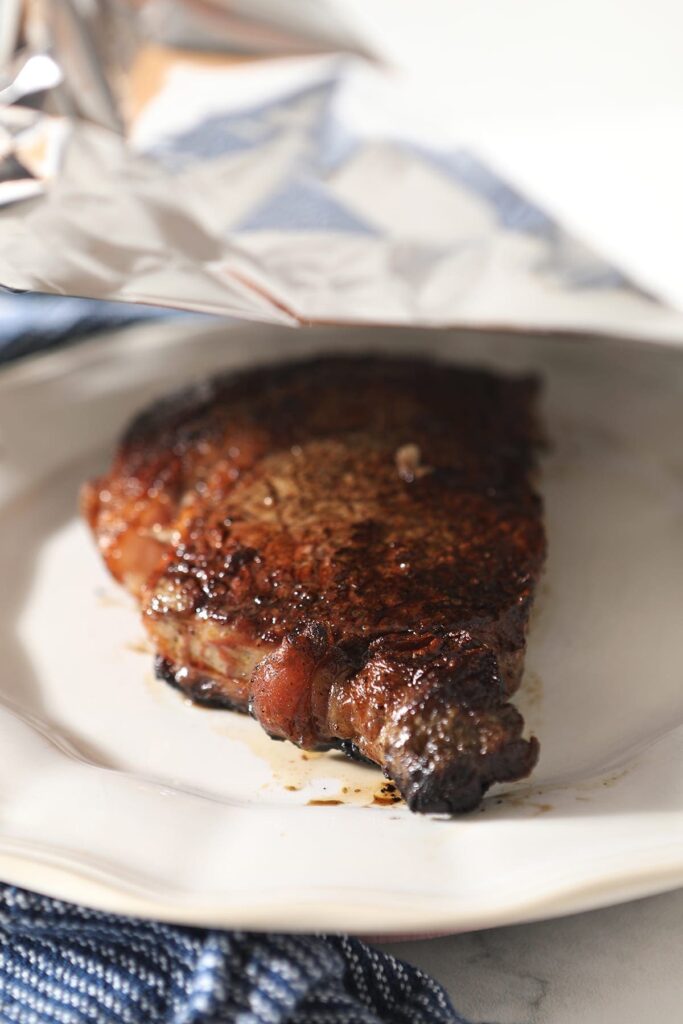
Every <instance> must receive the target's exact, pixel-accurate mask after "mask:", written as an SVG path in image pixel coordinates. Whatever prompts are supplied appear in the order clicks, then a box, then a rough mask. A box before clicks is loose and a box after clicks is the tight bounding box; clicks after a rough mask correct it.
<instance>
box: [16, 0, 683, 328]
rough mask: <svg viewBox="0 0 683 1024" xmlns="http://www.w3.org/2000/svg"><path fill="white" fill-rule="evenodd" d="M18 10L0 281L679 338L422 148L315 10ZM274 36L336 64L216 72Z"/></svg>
mask: <svg viewBox="0 0 683 1024" xmlns="http://www.w3.org/2000/svg"><path fill="white" fill-rule="evenodd" d="M31 6H32V9H33V10H34V20H33V22H29V23H27V24H26V26H25V27H24V29H23V30H22V33H20V37H19V39H18V45H17V47H15V49H14V51H13V56H12V60H13V62H14V65H13V66H14V67H15V70H16V73H15V77H14V78H11V76H9V77H7V76H6V77H5V79H4V80H3V81H4V94H5V97H6V101H7V97H9V99H10V100H11V99H12V98H13V97H17V98H19V99H21V101H22V102H23V103H25V102H26V99H27V96H26V92H25V90H26V89H27V87H28V86H31V88H32V87H33V86H35V85H36V84H37V82H38V79H39V78H40V76H41V75H42V76H43V77H42V78H41V79H40V81H41V82H42V86H43V91H42V92H39V93H38V99H37V98H36V96H35V95H34V94H33V93H32V97H33V98H32V99H31V102H32V103H33V108H29V107H28V106H20V105H9V104H8V103H7V102H6V103H5V105H4V106H3V107H0V203H1V204H3V205H2V206H1V207H0V283H2V284H3V285H5V286H8V287H11V288H16V289H31V290H37V291H43V292H52V293H62V294H72V295H82V296H89V297H93V298H100V299H116V300H123V301H128V302H142V303H151V304H156V305H164V306H174V307H180V308H185V309H190V310H200V311H206V312H212V313H224V314H229V315H233V316H239V317H243V318H249V319H255V320H262V321H270V322H275V323H282V324H292V325H295V324H298V323H306V322H309V321H336V322H369V323H373V322H379V323H396V324H423V325H437V324H466V325H470V326H471V325H484V326H496V325H497V326H505V327H510V326H512V327H517V328H525V327H536V328H554V329H571V330H584V331H588V330H591V331H607V332H620V333H625V334H633V335H636V336H648V337H651V338H658V339H662V340H671V341H677V340H679V339H680V337H681V335H682V334H683V327H682V325H683V316H681V315H680V314H677V313H675V312H673V311H672V310H669V309H667V308H665V307H664V306H661V305H659V304H658V303H657V302H655V301H654V300H653V299H652V298H650V297H649V296H647V295H645V294H643V293H642V292H641V291H640V290H639V289H638V288H636V287H635V286H634V285H633V284H632V283H631V282H629V281H628V280H627V279H626V278H625V277H624V276H623V275H622V274H620V273H619V270H618V268H616V267H614V266H612V265H610V264H609V263H608V262H606V261H605V260H603V259H602V258H600V256H599V255H597V254H596V253H594V252H591V251H590V250H588V249H586V248H585V247H584V246H582V245H580V244H578V242H577V241H576V240H575V239H574V238H573V237H572V236H571V235H570V234H569V233H568V232H567V231H566V230H564V229H563V227H562V226H561V225H560V224H558V223H557V222H556V221H555V220H554V219H553V218H552V217H550V216H549V215H548V214H547V213H546V212H545V211H543V210H542V209H540V208H539V207H538V205H537V204H535V203H534V202H532V201H530V200H529V199H528V198H527V197H526V196H524V195H523V194H521V193H520V192H519V191H518V190H516V189H515V188H513V187H512V186H511V185H510V183H509V182H507V181H505V180H503V179H502V178H501V177H500V176H499V175H498V174H497V173H496V172H495V170H494V169H493V168H491V167H490V166H488V165H487V164H486V163H485V162H484V161H482V160H481V159H480V158H479V157H478V155H477V154H476V153H473V152H471V151H470V149H469V148H468V147H467V146H465V145H462V144H459V142H458V140H457V139H456V138H453V137H451V135H450V134H449V132H448V130H447V126H442V129H443V130H442V131H439V130H438V129H437V130H436V131H434V130H431V131H426V130H425V128H424V125H422V123H421V119H420V114H421V111H420V110H419V109H418V110H417V111H415V110H412V113H411V111H409V110H408V109H407V104H406V96H405V93H404V92H403V91H401V90H400V89H399V88H398V87H397V79H396V77H395V75H394V74H393V73H391V72H389V71H388V70H386V69H383V68H381V67H379V66H377V65H375V64H373V63H372V62H370V61H368V60H366V59H362V58H361V57H359V56H358V55H357V53H358V52H360V49H361V48H360V47H358V46H355V43H354V39H353V33H351V32H349V30H348V28H347V27H346V26H344V25H341V24H338V25H336V27H335V24H334V23H333V22H325V25H326V26H327V28H326V29H325V30H324V26H323V24H322V23H318V22H316V17H315V16H314V14H313V11H314V10H316V11H320V10H321V5H320V4H318V3H316V4H303V5H301V6H299V7H298V8H296V9H295V7H294V6H293V5H292V4H290V3H287V4H284V5H282V6H281V7H280V8H278V9H279V14H277V16H276V15H275V13H274V5H273V4H269V3H268V2H266V0H262V2H260V3H258V4H255V5H251V6H250V5H244V4H237V5H235V4H231V5H230V9H229V11H228V10H227V8H226V7H225V5H223V4H221V3H218V4H216V3H214V4H212V3H205V4H203V5H201V10H202V11H203V12H204V13H203V14H202V16H201V18H199V14H198V12H199V10H200V5H192V4H181V3H179V0H163V2H162V0H154V2H150V3H147V4H143V5H142V8H143V14H144V17H143V18H142V19H141V21H140V22H139V23H138V22H137V21H135V19H134V18H133V15H132V13H131V10H130V8H127V7H126V5H125V3H124V0H100V2H97V0H93V2H91V3H88V4H86V5H83V4H81V3H80V2H76V0H69V2H68V3H64V4H62V3H60V4H53V3H50V2H49V0H36V3H34V4H33V5H31ZM81 8H83V12H81ZM86 8H87V10H86ZM181 8H182V12H183V18H185V19H186V20H185V21H184V20H182V19H177V20H174V21H173V23H172V27H173V32H174V33H175V35H174V36H173V42H174V45H177V44H178V43H180V42H182V41H183V39H184V38H185V46H186V47H187V41H188V40H190V41H191V40H192V39H194V38H195V37H194V36H193V35H192V33H193V32H199V31H200V30H201V32H204V36H203V37H202V38H203V43H202V45H203V46H205V45H206V44H208V43H209V42H210V38H211V33H210V32H209V33H208V35H207V25H209V24H215V25H216V26H220V31H218V28H217V29H216V33H215V37H214V38H213V44H212V45H211V47H210V48H211V49H212V50H213V51H214V52H207V50H206V48H205V49H203V50H202V51H199V50H196V51H192V50H190V49H187V48H186V49H184V50H178V49H170V48H169V46H168V43H169V41H170V39H169V38H166V36H164V33H162V32H161V28H160V26H161V25H162V24H165V25H167V26H168V25H171V21H170V12H172V11H180V10H181ZM271 8H272V10H271ZM309 8H310V9H309ZM124 9H125V14H123V12H124ZM296 10H298V14H297V13H296ZM269 11H270V15H269V13H268V12H269ZM35 12H37V14H36V13H35ZM160 12H161V14H162V15H163V17H161V20H160ZM164 12H166V13H165V14H164ZM307 12H308V13H307ZM167 15H168V17H167ZM209 15H210V16H209ZM195 16H196V17H197V18H199V21H197V20H196V19H195V21H192V18H195ZM269 17H271V21H268V18H269ZM188 18H190V21H192V25H193V26H194V27H193V28H192V32H190V29H189V27H188V28H187V33H188V34H187V36H186V37H183V35H182V32H181V35H180V36H178V32H180V30H181V28H182V26H183V25H186V27H187V26H189V25H190V22H189V21H187V19H188ZM207 18H208V20H207ZM212 18H213V19H214V21H212V20H211V19H212ZM36 19H37V20H36ZM200 22H201V25H200ZM238 23H239V25H240V26H242V29H243V32H242V34H241V35H240V32H239V31H238V30H237V29H238ZM155 26H156V27H155ZM240 31H241V30H240ZM145 32H147V33H148V35H147V36H145V35H144V33H145ZM150 32H153V33H155V36H154V38H153V39H151V38H150V37H149V33H150ZM269 33H270V34H269ZM335 33H336V35H335ZM166 35H168V33H166ZM284 36H287V39H288V40H289V42H288V43H287V44H286V45H285V42H284V41H283V40H284ZM293 39H295V40H296V39H298V40H299V42H300V44H301V45H300V46H299V49H300V51H301V50H304V51H305V50H307V49H308V50H310V49H312V48H313V49H315V48H320V47H325V46H328V47H330V48H331V47H333V46H336V47H339V48H341V47H343V48H345V49H346V50H356V55H355V56H349V55H346V56H342V55H339V54H331V55H318V56H300V57H297V58H280V59H277V60H258V61H253V60H250V61H244V60H239V61H236V60H235V53H234V52H233V53H232V55H228V54H227V53H226V50H227V49H230V48H232V50H233V51H235V50H240V51H241V52H242V53H243V52H244V51H249V52H251V53H263V52H266V51H267V52H269V53H270V52H272V50H273V49H276V50H277V49H278V46H279V49H280V50H286V49H292V48H296V47H294V45H293V44H292V40H293ZM248 40H251V43H248ZM278 40H279V43H278ZM195 42H196V40H195ZM290 44H292V45H290ZM41 47H42V52H41ZM216 51H219V52H216ZM22 76H23V77H22ZM29 91H31V90H30V89H29ZM121 126H125V130H124V129H123V128H122V127H121ZM119 129H120V130H119ZM29 199H30V200H31V201H30V202H26V201H25V200H29ZM20 200H24V202H19V201H20Z"/></svg>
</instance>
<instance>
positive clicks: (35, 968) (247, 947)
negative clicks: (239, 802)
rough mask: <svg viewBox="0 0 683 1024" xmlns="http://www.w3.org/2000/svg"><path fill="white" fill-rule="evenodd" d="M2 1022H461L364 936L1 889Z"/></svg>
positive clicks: (423, 981)
mask: <svg viewBox="0 0 683 1024" xmlns="http://www.w3.org/2000/svg"><path fill="white" fill-rule="evenodd" d="M0 1021H1V1022H2V1024H9V1022H12V1024H48V1022H49V1024H53V1022H54V1024H100V1022H101V1024H194V1022H196V1024H219V1022H220V1024H464V1022H463V1020H462V1018H461V1017H459V1016H458V1015H457V1013H456V1012H455V1010H454V1009H453V1007H452V1005H451V1003H450V1000H449V999H448V996H447V995H446V993H445V992H444V990H443V989H442V988H441V986H440V985H438V984H437V983H436V982H435V981H434V980H433V979H432V978H430V977H429V976H428V975H426V974H424V973H423V972H422V971H420V970H418V969H417V968H415V967H411V966H410V965H409V964H406V963H403V962H402V961H401V960H397V959H396V958H395V957H392V956H389V955H387V954H385V953H381V952H379V951H378V950H375V949H371V948H370V947H369V946H367V945H366V944H365V943H363V942H361V941H360V940H359V939H353V938H348V937H344V936H329V935H316V936H314V935H276V934H273V935H259V934H255V933H247V932H223V931H212V930H207V929H203V928H185V927H180V926H177V925H169V924H161V923H159V922H156V921H141V920H136V919H135V918H130V917H117V916H115V915H113V914H104V913H101V912H99V911H95V910H88V909H86V908H85V907H77V906H74V905H73V904H69V903H62V902H61V901H60V900H54V899H49V898H48V897H46V896H39V895H37V894H36V893H30V892H26V891H24V890H22V889H17V888H15V887H14V886H0Z"/></svg>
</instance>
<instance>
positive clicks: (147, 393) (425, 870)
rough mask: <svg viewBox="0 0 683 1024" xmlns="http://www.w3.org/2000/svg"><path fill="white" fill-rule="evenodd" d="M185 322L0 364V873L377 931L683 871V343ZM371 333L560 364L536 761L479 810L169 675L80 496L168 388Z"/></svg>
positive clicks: (167, 902)
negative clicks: (278, 732)
mask: <svg viewBox="0 0 683 1024" xmlns="http://www.w3.org/2000/svg"><path fill="white" fill-rule="evenodd" d="M187 330H188V328H187V327H186V326H183V327H177V326H176V327H174V328H173V329H171V328H168V327H163V328H160V327H159V326H154V327H145V328H144V329H135V330H132V331H129V332H128V333H127V334H125V335H121V336H119V337H112V338H109V339H102V338H101V339H99V340H96V341H93V342H91V343H88V344H86V345H82V346H80V347H76V348H72V349H70V350H65V351H64V352H61V353H60V352H58V353H55V354H52V355H48V356H44V357H42V358H38V359H35V360H32V361H30V362H27V363H25V364H24V365H19V366H17V367H15V368H10V369H9V370H6V371H5V372H4V374H1V375H0V445H1V452H0V573H1V575H0V581H1V582H0V650H1V661H0V699H1V702H2V703H0V751H1V752H2V753H1V756H0V877H2V878H4V879H6V880H10V881H14V882H16V883H19V884H21V885H25V886H28V887H32V888H35V889H39V890H43V891H46V892H50V893H52V894H55V895H59V896H62V897H64V898H67V899H72V900H79V901H82V902H85V903H90V904H92V905H96V906H101V907H105V908H109V909H113V910H116V911H121V912H130V913H140V914H146V915H153V916H157V917H160V918H167V919H173V920H178V921H187V922H193V923H206V924H220V925H224V926H240V927H256V928H260V927H263V928H266V927H267V928H281V929H339V930H350V931H356V932H368V931H371V932H374V933H392V932H393V933H395V932H399V931H401V932H405V931H438V930H456V929H465V928H472V927H482V926H486V925H494V924H502V923H505V922H510V921H520V920H524V919H529V918H537V917H542V916H549V915H554V914H559V913H566V912H569V911H575V910H579V909H583V908H587V907H593V906H597V905H600V904H606V903H609V902H615V901H618V900H622V899H626V898H629V897H634V896H639V895H644V894H646V893H651V892H655V891H658V890H663V889H666V888H670V887H674V886H676V885H679V884H682V883H683V773H682V772H681V767H682V763H683V727H682V723H683V690H682V687H681V675H682V671H681V653H680V651H681V635H682V632H681V620H682V617H681V613H682V611H683V452H682V451H681V445H680V440H681V428H682V427H683V404H682V398H683V359H682V358H681V356H680V355H679V354H676V353H671V352H664V351H659V350H657V349H652V348H648V349H647V350H642V349H640V348H639V347H637V346H633V345H628V346H620V345H618V344H616V343H607V342H605V341H601V342H595V343H587V342H578V341H570V340H564V341H562V340H558V339H553V340H549V339H540V338H539V339H533V340H527V339H524V338H522V337H515V336H508V337H506V338H494V337H491V338H489V337H485V336H483V335H456V334H447V333H445V332H434V333H419V334H418V333H416V332H400V331H375V332H372V334H371V335H369V334H368V332H361V331H356V332H354V331H350V330H344V331H342V330H315V331H305V332H304V331H300V332H294V331H287V330H284V331H281V330H277V329H276V330H273V329H272V328H270V329H264V328H250V327H239V328H230V327H228V328H226V327H221V328H220V329H216V328H213V327H212V328H211V329H207V328H202V329H201V330H200V331H199V333H197V334H195V336H193V337H189V338H188V337H187V336H186V332H187ZM369 338H372V345H373V347H379V348H387V347H392V348H399V349H409V348H413V349H414V348H420V349H422V350H430V351H438V352H441V353H442V354H444V355H447V356H448V357H453V358H460V359H465V360H473V359H474V360H479V361H482V362H486V363H492V364H494V365H498V366H501V367H503V368H522V367H523V368H526V369H530V368H531V369H537V370H540V372H541V373H542V374H543V376H544V378H545V417H546V423H547V429H548V433H549V435H550V438H551V440H552V450H551V451H550V453H549V454H548V456H547V457H546V458H545V460H544V466H543V474H542V477H543V479H542V484H543V489H544V492H545V496H546V503H547V523H548V530H549V544H550V557H549V562H548V569H547V573H546V576H545V578H544V581H543V583H542V584H541V587H540V592H539V596H538V602H537V611H536V613H535V614H534V618H533V622H532V629H531V636H530V642H529V650H528V655H527V671H526V676H525V682H524V687H523V691H522V693H521V695H520V697H519V704H520V705H521V706H522V709H523V711H524V714H525V716H526V719H527V722H528V723H529V727H530V729H532V730H533V731H534V732H536V733H537V735H538V736H539V737H540V739H541V745H542V755H541V761H540V764H539V765H538V768H537V770H536V772H535V774H534V776H533V778H532V779H531V780H530V781H529V782H527V783H521V784H518V785H517V786H514V787H509V788H508V790H507V791H506V792H505V793H503V794H500V793H499V794H492V796H491V797H490V798H489V799H488V800H487V801H486V803H485V805H484V807H483V809H482V810H481V811H479V812H476V813H473V814H471V815H469V816H467V817H464V818H461V819H455V820H447V819H445V818H443V817H432V818H426V817H417V816H413V815H411V814H410V813H409V812H408V811H407V810H406V809H405V808H404V807H403V806H402V805H396V806H384V805H378V804H376V803H374V802H373V800H374V797H375V796H376V794H378V793H380V791H381V787H382V783H383V780H382V778H381V776H380V775H379V773H378V772H376V771H374V770H372V769H367V768H363V767H361V766H357V765H353V764H351V763H348V762H346V761H344V760H343V759H341V758H340V757H339V756H337V755H318V756H311V757H308V758H304V756H303V755H302V754H301V752H300V751H298V750H296V749H295V748H293V747H290V746H289V745H288V744H275V743H272V742H271V741H269V740H267V738H266V737H265V736H263V735H262V734H261V733H260V731H259V729H258V727H257V726H256V724H255V723H254V722H251V721H250V720H248V719H246V718H243V717H240V716H238V715H234V714H231V713H228V712H217V711H213V712H209V711H204V710H199V709H197V708H193V707H191V706H189V705H188V704H186V703H185V702H184V701H183V700H182V699H181V698H180V697H179V696H178V695H177V694H176V693H175V692H174V691H171V690H170V689H169V688H167V687H166V686H165V685H164V684H162V683H160V682H157V681H156V680H155V679H154V678H153V675H152V670H151V657H150V654H149V652H148V651H146V650H145V647H144V640H143V633H142V629H141V627H140V625H139V623H138V620H137V616H136V613H135V610H134V608H133V607H132V605H131V602H130V601H129V600H128V599H127V597H126V595H125V594H124V593H123V592H122V591H121V590H120V589H119V588H118V587H117V586H116V585H115V584H114V583H113V582H112V581H111V580H110V579H109V578H108V576H107V575H106V573H105V572H104V570H103V568H102V566H101V564H100V561H99V558H98V556H97V555H96V553H95V550H94V547H93V545H92V543H91V541H90V539H89V537H88V535H87V533H86V530H85V529H84V527H83V525H82V524H81V522H80V521H79V519H78V517H77V514H76V500H77V491H78V487H79V485H80V483H81V481H82V480H83V479H85V478H86V477H87V476H88V475H90V474H91V473H93V472H94V471H96V470H97V469H99V468H101V467H103V466H105V465H106V463H107V459H108V457H109V453H110V451H111V448H112V445H113V443H114V440H115V438H116V436H117V434H118V432H119V430H120V429H121V428H122V427H123V425H124V424H125V423H126V421H127V420H128V419H129V417H130V416H131V414H132V413H133V412H134V410H136V409H137V408H139V407H140V406H141V405H144V404H145V403H146V402H147V401H148V400H149V399H150V398H151V397H152V396H153V395H156V394H159V393H163V392H164V391H165V390H167V389H168V388H169V387H172V386H175V385H176V384H178V383H179V382H184V381H187V380H189V379H192V378H194V377H197V376H199V375H202V374H204V373H206V372H209V371H211V370H213V369H215V368H217V367H223V366H233V365H240V364H243V363H245V362H246V361H249V360H265V359H268V358H272V357H273V355H278V354H284V353H287V354H291V353H294V352H310V351H311V350H316V349H319V348H321V347H328V348H338V347H351V348H355V349H358V348H359V347H360V348H362V347H366V348H367V346H368V340H369ZM311 800H313V801H330V800H335V801H336V800H338V801H341V802H340V803H338V804H324V803H322V804H320V803H317V804H311V803H310V801H311Z"/></svg>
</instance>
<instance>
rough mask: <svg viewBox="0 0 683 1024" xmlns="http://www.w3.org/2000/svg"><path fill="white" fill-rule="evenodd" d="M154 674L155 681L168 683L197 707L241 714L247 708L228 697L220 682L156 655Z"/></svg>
mask: <svg viewBox="0 0 683 1024" xmlns="http://www.w3.org/2000/svg"><path fill="white" fill-rule="evenodd" d="M154 674H155V676H156V677H157V679H161V680H162V681H163V682H164V683H168V684H169V686H172V687H173V688H174V690H180V692H181V693H182V694H183V695H184V696H185V697H188V698H189V700H191V701H192V703H193V704H197V705H198V706H199V707H203V708H212V709H213V710H222V711H240V712H242V713H243V714H244V713H246V712H247V711H248V708H247V706H246V705H245V704H243V703H242V702H241V701H236V700H233V699H232V698H231V697H228V696H227V695H226V693H225V691H224V689H223V687H222V685H221V683H220V682H218V680H216V679H210V678H209V677H208V676H201V675H197V674H196V673H194V672H192V671H191V670H190V669H187V668H183V667H178V666H177V665H174V664H173V663H172V662H170V661H169V660H168V659H167V658H163V657H161V656H160V655H157V656H156V657H155V659H154Z"/></svg>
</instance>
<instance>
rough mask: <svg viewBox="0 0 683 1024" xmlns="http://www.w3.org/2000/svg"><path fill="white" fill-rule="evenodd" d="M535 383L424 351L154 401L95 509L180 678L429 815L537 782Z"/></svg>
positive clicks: (90, 497) (92, 517) (280, 373)
mask: <svg viewBox="0 0 683 1024" xmlns="http://www.w3.org/2000/svg"><path fill="white" fill-rule="evenodd" d="M536 394H537V382H536V381H535V380H534V379H533V378H528V377H525V378H507V377H504V376H499V375H497V374H494V373H489V372H483V371H479V370H472V369H464V368H454V367H451V366H447V365H440V364H438V363H432V362H427V361H423V360H417V359H414V360H413V359H379V358H373V359H366V358H362V357H358V358H329V359H315V360H312V361H308V362H302V363H288V364H282V365H276V366H268V367H259V368H257V369H252V370H249V371H246V372H240V373H233V374H230V375H226V376H223V377H219V378H217V379H215V380H211V381H209V382H208V383H204V384H201V385H199V386H197V387H194V388H191V389H190V390H187V391H184V392H182V393H180V394H176V395H172V396H171V397H169V398H166V399H164V400H163V401H161V402H159V403H157V404H156V405H154V406H152V407H151V408H150V409H148V410H147V411H145V412H143V413H142V414H141V415H140V416H138V418H137V419H136V420H135V421H134V422H133V423H132V425H131V426H130V428H129V430H128V431H127V433H126V434H125V435H124V437H123V439H122V441H121V443H120V446H119V449H118V452H117V454H116V456H115V459H114V463H113V466H112V468H111V470H110V471H109V473H107V474H106V475H105V476H103V477H101V478H100V479H98V480H95V481H93V482H92V483H90V484H88V485H86V487H85V488H84V494H83V508H84V513H85V515H86V517H87V519H88V521H89V523H90V525H91V527H92V530H93V532H94V534H95V537H96V538H97V542H98V544H99V547H100V550H101V552H102V555H103V556H104V559H105V561H106V563H107V565H108V566H109V569H110V570H111V572H112V573H113V575H114V576H115V577H116V578H117V579H118V580H120V581H121V582H122V583H124V584H125V585H126V586H127V587H128V588H129V589H130V590H131V591H132V592H133V593H134V594H135V595H136V596H137V597H138V599H139V602H140V605H141V608H142V614H143V619H144V623H145V625H146V627H147V630H148V632H149V635H150V637H151V639H152V642H153V644H154V647H155V649H156V651H157V653H158V658H157V663H158V668H159V672H160V674H161V675H162V676H163V677H164V678H166V679H167V680H168V681H169V682H172V683H174V685H176V686H179V687H180V688H181V689H182V690H184V691H185V693H186V694H187V695H188V696H190V697H191V698H192V699H194V700H196V701H199V702H203V703H207V704H211V705H214V706H224V707H230V708H237V709H241V710H245V711H246V710H249V711H250V712H251V713H252V714H253V715H254V716H255V717H256V718H257V719H258V721H259V722H260V723H261V725H262V726H263V728H264V729H266V731H267V732H268V733H270V734H271V735H272V736H273V737H279V738H283V739H288V740H291V741H292V742H293V743H296V744H298V745H299V746H301V747H304V748H307V749H324V748H329V747H331V746H340V747H341V748H342V749H345V750H347V751H349V752H352V753H354V754H356V755H359V754H360V755H362V756H363V757H365V758H368V759H369V760H371V761H374V762H376V763H377V764H378V765H380V766H381V767H382V768H383V769H384V771H385V773H386V774H387V775H388V776H389V777H390V778H392V779H393V780H394V781H395V783H396V785H397V786H398V788H399V790H400V792H401V793H402V795H403V796H404V797H405V799H406V801H407V802H408V804H409V806H410V807H411V808H412V809H413V810H418V811H446V812H455V811H463V810H467V809H469V808H472V807H474V806H476V804H477V803H478V802H479V801H480V799H481V797H482V795H483V794H484V793H485V791H486V790H487V789H488V787H489V786H490V785H491V784H492V783H493V782H496V781H509V780H512V779H518V778H520V777H522V776H525V775H527V774H528V772H529V771H530V770H531V769H532V767H533V765H534V763H535V761H536V758H537V754H538V743H537V741H536V739H534V738H532V739H529V740H527V739H524V738H523V737H522V730H523V721H522V718H521V716H520V714H519V712H518V711H517V710H516V709H515V708H514V707H513V706H512V705H511V704H510V703H509V701H508V698H509V697H510V695H511V694H512V693H513V692H514V690H515V689H516V688H517V687H518V685H519V682H520V677H521V673H522V666H523V657H524V647H525V633H526V628H527V622H528V617H529V611H530V607H531V602H532V598H533V593H534V588H535V584H536V582H537V580H538V577H539V573H540V571H541V567H542V563H543V559H544V553H545V538H544V530H543V524H542V519H541V502H540V499H539V497H538V495H537V494H536V493H535V491H534V489H533V485H532V482H531V477H532V475H533V470H534V461H535V453H536V450H537V448H538V442H539V431H538V426H537V422H536V417H535V408H534V406H535V396H536Z"/></svg>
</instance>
